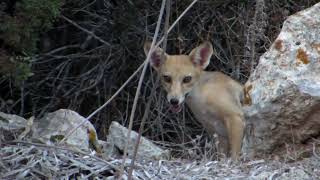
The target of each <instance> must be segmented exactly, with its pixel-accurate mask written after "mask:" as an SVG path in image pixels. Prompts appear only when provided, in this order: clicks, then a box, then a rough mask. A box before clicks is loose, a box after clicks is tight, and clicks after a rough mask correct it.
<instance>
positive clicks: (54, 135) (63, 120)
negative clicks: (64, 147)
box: [32, 109, 95, 150]
mask: <svg viewBox="0 0 320 180" xmlns="http://www.w3.org/2000/svg"><path fill="white" fill-rule="evenodd" d="M83 120H84V117H82V116H80V115H79V114H78V113H76V112H74V111H71V110H67V109H60V110H58V111H55V112H53V113H48V114H46V115H45V116H44V117H43V118H41V119H39V120H37V121H35V122H34V124H33V127H32V131H33V138H37V139H40V140H42V141H44V142H46V143H51V142H57V141H60V140H62V138H63V137H64V136H65V135H66V134H67V133H68V132H70V131H71V129H73V128H74V127H76V126H77V125H79V124H80V123H81V122H82V121H83ZM88 129H90V130H91V131H94V133H95V128H94V127H93V126H92V124H91V123H89V122H87V123H86V124H85V125H83V126H82V127H80V128H78V129H77V130H76V131H75V132H74V133H73V134H72V135H71V136H70V137H69V138H68V140H67V141H66V142H67V144H69V145H74V146H75V147H78V148H80V149H84V150H88V149H89V137H88Z"/></svg>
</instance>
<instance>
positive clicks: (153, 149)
mask: <svg viewBox="0 0 320 180" xmlns="http://www.w3.org/2000/svg"><path fill="white" fill-rule="evenodd" d="M127 134H128V129H127V128H125V127H123V126H121V125H120V124H119V123H117V122H115V121H113V122H112V123H111V126H110V128H109V135H108V137H107V139H108V143H109V144H111V145H113V147H115V148H117V149H119V150H121V151H124V148H125V145H126V142H127ZM137 138H138V133H136V132H134V131H132V132H131V136H130V140H129V144H128V154H129V156H132V155H133V152H134V147H135V144H136V140H137ZM111 150H112V149H111ZM137 157H138V158H143V159H153V160H160V159H166V158H168V157H169V152H168V151H165V150H162V149H161V148H159V147H158V146H156V145H155V144H154V143H152V142H151V141H150V140H148V139H146V138H144V137H141V139H140V145H139V150H138V153H137Z"/></svg>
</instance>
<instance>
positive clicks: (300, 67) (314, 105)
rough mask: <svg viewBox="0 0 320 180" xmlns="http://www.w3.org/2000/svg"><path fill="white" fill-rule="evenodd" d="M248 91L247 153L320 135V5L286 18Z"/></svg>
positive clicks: (273, 148) (267, 149) (250, 80)
mask: <svg viewBox="0 0 320 180" xmlns="http://www.w3.org/2000/svg"><path fill="white" fill-rule="evenodd" d="M245 89H246V91H247V94H246V95H247V96H246V102H249V103H250V104H249V105H248V106H247V107H245V111H246V116H247V131H246V138H245V141H244V145H243V152H245V153H251V152H255V154H263V153H270V152H272V151H274V150H277V149H278V148H282V147H284V146H283V145H284V144H286V143H287V144H294V143H301V142H303V141H306V140H307V139H308V138H310V137H313V136H318V135H319V133H320V3H318V4H316V5H314V6H313V7H311V8H309V9H306V10H304V11H301V12H298V13H296V14H294V15H292V16H290V17H289V18H288V19H287V20H286V21H285V22H284V24H283V28H282V30H281V33H280V34H279V36H278V38H277V39H276V40H275V42H274V43H273V45H272V46H271V48H270V49H269V50H268V52H266V53H265V54H264V55H263V56H262V57H261V58H260V61H259V64H258V66H257V68H256V70H255V71H254V73H253V74H252V75H251V76H250V78H249V81H248V82H247V83H246V85H245ZM250 101H251V102H250Z"/></svg>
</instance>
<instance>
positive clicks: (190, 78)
mask: <svg viewBox="0 0 320 180" xmlns="http://www.w3.org/2000/svg"><path fill="white" fill-rule="evenodd" d="M191 80H192V77H191V76H186V77H184V78H183V80H182V82H183V83H189V82H191Z"/></svg>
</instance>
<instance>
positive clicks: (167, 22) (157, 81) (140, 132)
mask: <svg viewBox="0 0 320 180" xmlns="http://www.w3.org/2000/svg"><path fill="white" fill-rule="evenodd" d="M170 7H171V0H167V3H166V19H165V26H164V31H165V34H164V41H163V50H164V51H162V54H161V57H160V58H161V59H163V58H164V52H165V51H166V49H167V39H168V29H169V19H170ZM159 79H160V78H159V76H157V80H156V82H155V84H154V85H153V87H152V90H151V94H150V97H149V99H148V102H147V105H146V110H145V112H144V115H143V117H142V121H141V124H140V128H139V135H138V138H137V140H136V144H135V147H134V152H133V157H132V160H131V164H130V169H129V173H128V179H129V180H131V179H132V172H133V168H134V162H135V160H136V157H137V153H138V149H139V144H140V139H141V136H142V132H143V128H144V124H145V122H146V120H147V118H148V114H149V111H150V106H151V102H152V96H153V94H155V92H156V89H157V85H158V83H159ZM129 137H130V136H129ZM128 139H129V138H128Z"/></svg>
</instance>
